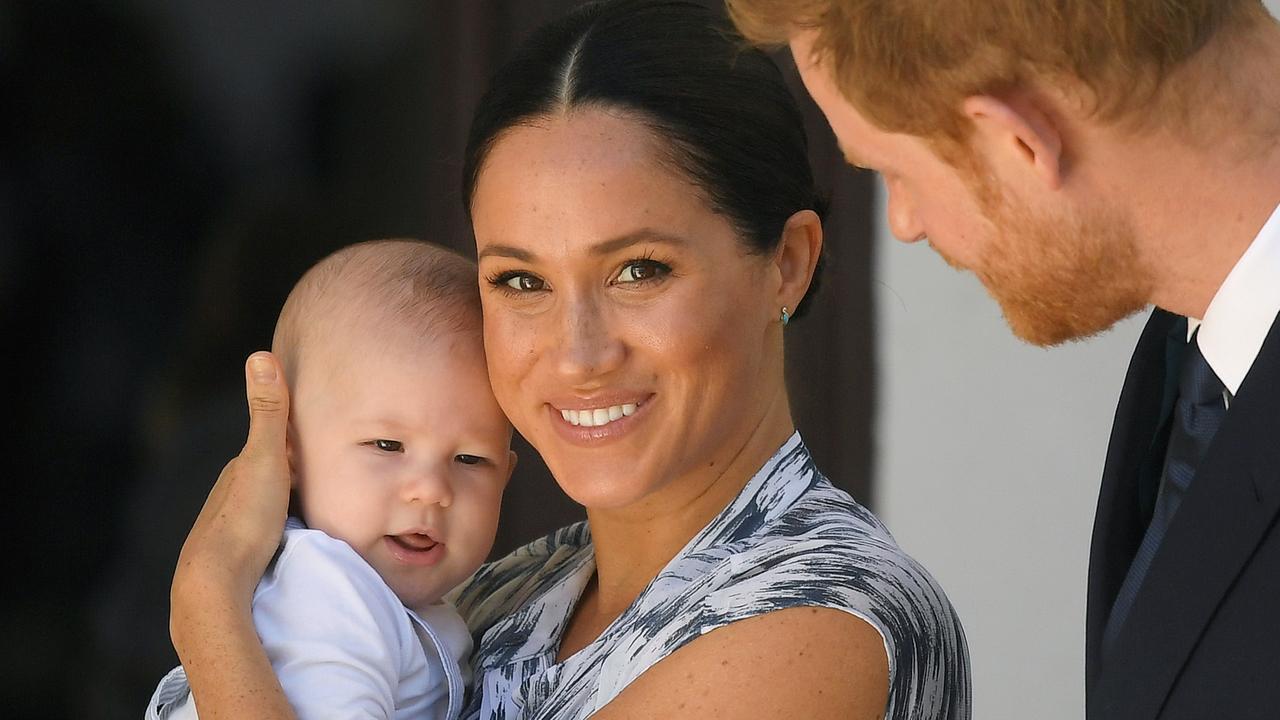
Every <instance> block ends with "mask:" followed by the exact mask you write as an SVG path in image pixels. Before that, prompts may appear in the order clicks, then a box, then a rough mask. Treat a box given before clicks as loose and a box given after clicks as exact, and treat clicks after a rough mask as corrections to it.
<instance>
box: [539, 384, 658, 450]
mask: <svg viewBox="0 0 1280 720" xmlns="http://www.w3.org/2000/svg"><path fill="white" fill-rule="evenodd" d="M652 402H653V395H648V396H645V397H641V398H636V397H629V398H615V399H610V400H604V399H601V400H596V401H582V400H578V401H575V402H573V403H563V404H560V403H549V404H548V405H547V413H548V415H549V416H550V419H551V423H552V424H553V425H555V427H556V430H557V431H558V432H559V433H560V435H561V436H562V437H564V438H565V439H567V440H569V441H571V442H573V443H575V444H579V445H597V444H600V443H603V442H608V441H610V440H613V439H615V438H617V437H620V436H622V435H623V434H625V433H627V432H628V431H630V430H631V428H632V427H634V426H635V425H636V423H637V422H639V421H640V420H641V419H642V418H643V417H644V415H645V414H646V411H647V410H648V408H649V405H650V404H651V403H652ZM570 405H572V407H571V406H570Z"/></svg>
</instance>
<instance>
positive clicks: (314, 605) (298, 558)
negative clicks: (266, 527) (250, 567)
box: [253, 527, 412, 637]
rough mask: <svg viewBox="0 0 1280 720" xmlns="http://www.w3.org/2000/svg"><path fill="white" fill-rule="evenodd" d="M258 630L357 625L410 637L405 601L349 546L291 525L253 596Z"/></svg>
mask: <svg viewBox="0 0 1280 720" xmlns="http://www.w3.org/2000/svg"><path fill="white" fill-rule="evenodd" d="M253 614H254V623H255V625H257V626H258V628H259V632H264V631H270V630H271V629H273V628H279V629H281V630H282V631H283V630H284V629H286V628H293V627H300V626H302V625H305V624H306V623H314V624H316V627H320V628H324V627H331V626H333V625H336V624H338V623H342V622H346V623H355V624H360V625H362V626H364V627H365V628H366V629H376V630H377V632H378V633H379V634H381V635H383V636H384V637H400V636H403V635H405V634H406V632H408V634H409V636H411V635H412V629H411V627H410V625H409V619H408V615H407V612H406V611H405V608H404V605H403V604H402V603H401V602H400V599H399V598H398V597H396V595H395V593H394V592H392V590H391V588H390V587H389V586H388V585H387V584H386V582H385V581H384V580H383V579H382V576H380V575H378V573H377V571H376V570H374V569H373V567H372V566H370V565H369V563H367V562H365V560H364V558H362V557H360V554H359V553H357V552H356V551H355V550H354V549H353V548H352V547H351V546H350V545H348V544H347V543H345V542H343V541H341V540H338V539H337V538H334V537H331V536H329V535H327V534H325V533H324V532H322V531H320V530H311V529H307V528H297V527H290V528H288V529H286V530H285V533H284V538H283V540H282V542H281V545H280V549H279V551H277V553H276V556H275V558H273V559H272V561H271V565H270V566H269V567H268V568H267V572H266V573H265V574H264V575H263V578H262V580H261V582H259V583H258V587H257V589H256V590H255V591H254V596H253Z"/></svg>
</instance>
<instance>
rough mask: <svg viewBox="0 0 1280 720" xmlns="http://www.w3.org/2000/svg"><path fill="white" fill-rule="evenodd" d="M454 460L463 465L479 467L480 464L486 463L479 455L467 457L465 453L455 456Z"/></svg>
mask: <svg viewBox="0 0 1280 720" xmlns="http://www.w3.org/2000/svg"><path fill="white" fill-rule="evenodd" d="M453 459H454V460H455V461H457V462H460V463H462V464H463V465H479V464H480V463H482V462H484V458H482V457H480V456H479V455H467V454H465V453H464V454H460V455H454V456H453Z"/></svg>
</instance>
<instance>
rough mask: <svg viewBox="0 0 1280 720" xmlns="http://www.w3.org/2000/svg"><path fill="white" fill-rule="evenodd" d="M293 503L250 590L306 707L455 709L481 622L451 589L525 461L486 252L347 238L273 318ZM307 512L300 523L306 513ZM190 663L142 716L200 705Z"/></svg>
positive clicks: (482, 550)
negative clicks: (472, 620) (497, 351)
mask: <svg viewBox="0 0 1280 720" xmlns="http://www.w3.org/2000/svg"><path fill="white" fill-rule="evenodd" d="M272 352H274V353H275V354H276V355H277V357H279V358H280V360H281V362H282V363H283V365H284V368H285V374H286V377H287V378H288V379H289V381H290V388H289V389H290V398H291V406H290V418H289V419H290V427H289V461H290V466H291V467H292V469H293V478H294V490H295V496H294V503H293V508H292V509H293V512H294V513H296V514H298V515H300V518H291V519H290V521H289V524H288V526H287V528H286V530H285V533H284V541H283V543H282V544H281V547H280V550H279V552H278V553H277V554H276V557H275V558H274V560H273V561H272V564H271V566H270V567H269V568H268V569H267V572H266V575H265V576H264V577H263V579H262V581H261V582H260V583H259V585H258V588H257V590H256V591H255V593H254V597H253V619H254V625H255V627H256V628H257V631H258V634H259V635H260V636H261V638H262V642H263V645H264V646H265V647H266V651H267V655H268V656H269V657H270V659H271V664H272V666H273V667H274V668H275V672H276V675H277V676H278V677H279V679H280V683H281V685H282V686H283V687H284V691H285V694H286V696H287V697H288V699H289V702H290V703H291V704H292V705H293V708H294V710H295V712H296V713H297V714H298V716H299V718H302V719H303V720H306V719H307V718H318V717H377V718H415V719H417V720H421V719H423V718H454V717H457V715H458V714H459V712H460V711H461V708H462V700H463V691H464V687H465V685H466V684H467V682H468V681H469V677H468V676H469V671H468V669H467V662H466V661H467V656H468V655H469V653H470V650H471V637H470V635H469V634H468V633H467V629H466V625H465V624H464V623H463V621H462V619H461V617H459V616H458V614H457V612H456V611H455V610H454V609H453V608H452V607H451V606H450V605H449V604H448V603H446V602H444V601H443V600H442V599H441V598H442V596H443V595H444V594H445V593H446V592H448V591H449V590H451V589H452V588H453V587H454V586H456V585H458V584H459V583H461V582H462V581H463V580H465V579H466V578H467V577H469V576H470V575H471V573H472V572H474V571H475V570H476V568H477V567H478V566H479V565H480V564H481V563H482V562H483V561H484V559H485V557H486V556H487V555H488V553H489V550H490V548H491V546H492V545H493V539H494V534H495V532H496V530H497V522H498V510H499V505H500V503H501V500H502V491H503V489H504V487H505V486H506V483H507V479H508V478H509V477H510V475H511V470H512V468H513V466H514V464H515V454H514V453H512V452H511V426H510V424H509V423H508V422H507V419H506V417H505V416H504V415H503V414H502V410H501V409H499V407H498V403H497V401H496V400H494V397H493V392H492V390H491V389H490V387H489V378H488V375H487V373H486V371H485V358H484V348H483V344H482V339H481V332H480V298H479V291H478V284H477V282H476V269H475V265H473V264H472V263H471V262H469V261H468V260H465V259H464V258H462V257H461V256H459V255H456V254H454V253H452V252H450V251H447V250H444V249H442V248H439V247H436V246H433V245H429V244H426V243H421V242H412V241H402V240H382V241H374V242H367V243H362V244H358V245H353V246H351V247H347V248H344V249H342V250H339V251H338V252H336V253H334V254H333V255H330V256H329V257H327V258H325V259H324V260H322V261H321V262H320V263H319V264H318V265H316V266H315V267H313V268H312V269H311V270H309V271H308V272H307V273H306V275H304V276H303V278H302V280H301V281H299V283H298V285H297V286H296V287H295V288H294V289H293V292H292V293H290V295H289V298H288V300H287V301H286V302H285V305H284V309H283V310H282V311H281V313H280V319H279V321H278V322H277V324H276V332H275V338H274V340H273V342H272ZM304 523H305V525H304ZM196 704H197V701H195V700H192V698H191V696H190V692H189V688H188V686H187V684H186V677H185V675H184V674H183V672H182V668H180V667H179V668H176V669H175V670H174V671H173V672H171V673H169V675H168V676H166V677H165V679H164V680H162V681H161V683H160V686H159V687H158V688H157V689H156V692H155V695H154V696H153V697H152V700H151V704H150V706H149V707H148V709H147V717H148V718H192V717H196V708H195V706H196Z"/></svg>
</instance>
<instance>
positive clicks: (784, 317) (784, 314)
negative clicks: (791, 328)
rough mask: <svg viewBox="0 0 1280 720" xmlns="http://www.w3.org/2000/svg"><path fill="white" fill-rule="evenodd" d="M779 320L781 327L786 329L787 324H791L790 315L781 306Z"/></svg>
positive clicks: (785, 308) (785, 307)
mask: <svg viewBox="0 0 1280 720" xmlns="http://www.w3.org/2000/svg"><path fill="white" fill-rule="evenodd" d="M779 319H780V320H782V326H783V327H786V326H787V323H789V322H791V313H790V312H788V311H787V306H786V305H783V306H782V317H781V318H779Z"/></svg>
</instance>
